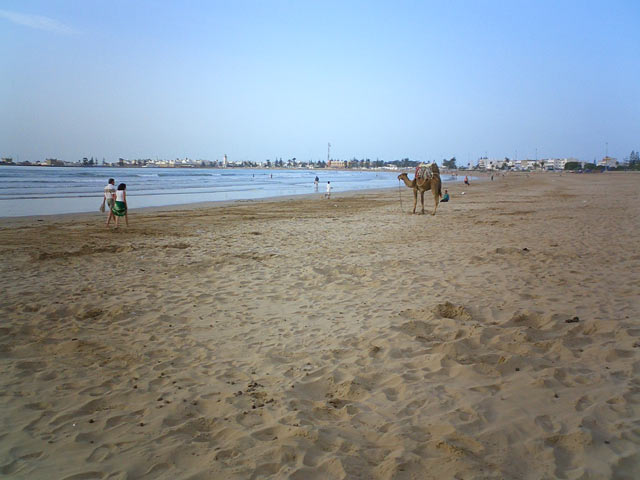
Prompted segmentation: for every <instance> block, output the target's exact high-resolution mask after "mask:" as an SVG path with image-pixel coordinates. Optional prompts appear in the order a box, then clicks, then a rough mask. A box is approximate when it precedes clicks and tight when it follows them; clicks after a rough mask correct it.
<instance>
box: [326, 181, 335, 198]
mask: <svg viewBox="0 0 640 480" xmlns="http://www.w3.org/2000/svg"><path fill="white" fill-rule="evenodd" d="M332 188H333V187H332V186H331V182H327V193H325V194H324V196H325V198H331V189H332Z"/></svg>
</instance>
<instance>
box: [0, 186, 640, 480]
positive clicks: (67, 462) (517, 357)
mask: <svg viewBox="0 0 640 480" xmlns="http://www.w3.org/2000/svg"><path fill="white" fill-rule="evenodd" d="M444 187H445V188H448V189H449V191H450V193H451V195H452V199H451V202H450V203H448V204H441V205H440V207H439V208H438V212H437V215H436V216H431V215H411V214H410V211H411V208H412V203H413V199H412V194H411V191H410V190H409V189H408V188H406V187H404V186H402V188H401V190H397V189H391V190H386V191H380V192H366V193H354V194H336V195H335V196H334V198H331V199H330V200H324V199H322V198H321V197H322V195H321V194H318V195H316V196H311V197H304V198H296V199H287V200H280V201H262V202H259V201H255V202H254V201H252V202H236V203H232V204H227V205H212V206H202V205H199V206H197V207H191V208H186V207H174V208H170V209H169V208H166V209H163V208H159V209H154V210H135V209H132V211H131V213H130V219H129V220H130V224H131V226H130V227H129V228H123V227H121V228H120V229H119V230H117V231H116V230H107V229H106V228H105V227H104V220H105V217H104V216H103V215H102V214H100V213H99V212H95V213H92V214H82V215H66V216H54V217H42V218H37V217H36V218H33V217H30V218H14V219H0V243H1V245H2V247H1V252H2V260H1V262H0V269H1V277H0V278H1V280H0V282H1V286H2V296H1V298H0V318H1V319H2V321H1V324H0V365H1V370H0V371H1V374H0V411H1V412H2V413H1V419H0V477H3V478H12V479H65V480H89V479H121V480H124V479H172V480H173V479H192V480H196V479H257V478H273V479H276V478H277V479H280V478H283V479H352V478H354V479H449V478H455V479H484V478H488V479H532V480H533V479H535V480H539V479H554V478H563V479H604V478H607V479H608V478H612V479H633V478H640V250H639V249H638V245H639V242H638V241H639V239H640V175H638V174H632V173H629V174H625V173H620V174H618V173H607V174H592V175H586V174H584V175H578V174H562V175H559V174H537V175H536V174H532V175H528V176H526V175H524V174H512V175H510V176H507V177H499V178H497V179H496V180H495V181H489V180H485V181H481V182H474V183H473V184H472V185H471V186H470V187H464V186H463V185H458V184H453V183H451V184H445V186H444ZM463 191H464V192H465V194H464V195H462V192H463ZM399 192H400V193H399ZM399 196H400V198H399ZM425 197H426V198H425V204H426V207H427V209H428V210H430V209H431V208H432V204H433V203H432V202H433V201H432V197H431V194H430V193H429V192H428V193H427V195H426V196H425ZM400 199H401V200H402V210H401V206H400Z"/></svg>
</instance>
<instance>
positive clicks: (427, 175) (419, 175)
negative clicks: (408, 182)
mask: <svg viewBox="0 0 640 480" xmlns="http://www.w3.org/2000/svg"><path fill="white" fill-rule="evenodd" d="M432 178H433V171H432V168H431V164H430V163H427V164H424V163H421V164H420V165H418V166H417V167H416V182H417V183H418V184H420V185H422V184H424V183H425V182H428V181H430V180H431V179H432Z"/></svg>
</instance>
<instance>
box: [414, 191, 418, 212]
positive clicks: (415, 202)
mask: <svg viewBox="0 0 640 480" xmlns="http://www.w3.org/2000/svg"><path fill="white" fill-rule="evenodd" d="M416 205H418V190H416V189H415V188H414V189H413V213H416Z"/></svg>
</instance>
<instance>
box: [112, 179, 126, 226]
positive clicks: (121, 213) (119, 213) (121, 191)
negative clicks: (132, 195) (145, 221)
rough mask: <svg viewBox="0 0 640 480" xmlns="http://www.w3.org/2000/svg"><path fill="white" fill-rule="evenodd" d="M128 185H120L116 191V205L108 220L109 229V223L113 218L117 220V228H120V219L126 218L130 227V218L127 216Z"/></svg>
mask: <svg viewBox="0 0 640 480" xmlns="http://www.w3.org/2000/svg"><path fill="white" fill-rule="evenodd" d="M126 190H127V185H126V184H124V183H121V184H120V185H118V189H117V190H116V193H115V195H114V196H113V197H114V200H115V202H114V204H113V207H112V208H111V213H110V214H109V219H108V220H107V227H108V226H109V222H110V221H111V218H115V222H116V228H118V218H119V217H124V221H125V223H126V224H127V227H128V226H129V216H128V215H127V192H126Z"/></svg>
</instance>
